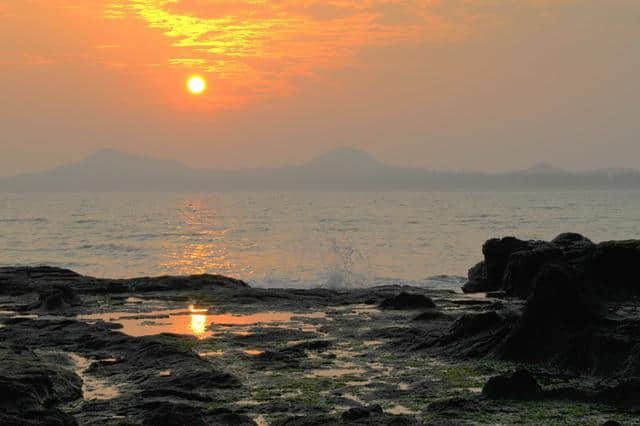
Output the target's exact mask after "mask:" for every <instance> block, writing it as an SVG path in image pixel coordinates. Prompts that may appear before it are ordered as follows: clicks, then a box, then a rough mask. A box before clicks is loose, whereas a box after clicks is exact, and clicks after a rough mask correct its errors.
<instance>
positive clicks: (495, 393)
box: [482, 370, 542, 399]
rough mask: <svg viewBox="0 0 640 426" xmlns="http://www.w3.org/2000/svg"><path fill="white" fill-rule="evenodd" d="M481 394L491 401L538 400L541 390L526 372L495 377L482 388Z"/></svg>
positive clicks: (520, 371) (521, 371) (519, 371)
mask: <svg viewBox="0 0 640 426" xmlns="http://www.w3.org/2000/svg"><path fill="white" fill-rule="evenodd" d="M482 394H483V395H484V396H486V397H487V398H491V399H539V398H540V397H541V395H542V388H541V387H540V385H539V384H538V382H536V380H535V379H534V378H533V376H532V375H531V373H529V372H528V371H527V370H518V371H516V372H514V373H513V374H504V375H500V376H495V377H492V378H490V379H489V381H488V382H487V383H486V384H485V385H484V387H483V388H482Z"/></svg>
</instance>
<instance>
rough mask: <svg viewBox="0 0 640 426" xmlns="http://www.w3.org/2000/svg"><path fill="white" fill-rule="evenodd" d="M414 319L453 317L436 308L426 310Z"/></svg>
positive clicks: (448, 319) (449, 318)
mask: <svg viewBox="0 0 640 426" xmlns="http://www.w3.org/2000/svg"><path fill="white" fill-rule="evenodd" d="M413 320H414V321H451V317H450V316H449V315H447V314H445V313H443V312H441V311H438V310H436V309H430V310H428V311H424V312H422V313H420V314H418V316H416V317H415V318H414V319H413Z"/></svg>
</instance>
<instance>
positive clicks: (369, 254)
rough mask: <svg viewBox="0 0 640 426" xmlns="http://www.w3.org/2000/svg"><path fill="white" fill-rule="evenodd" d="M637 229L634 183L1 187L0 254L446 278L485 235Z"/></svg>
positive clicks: (253, 278) (266, 282)
mask: <svg viewBox="0 0 640 426" xmlns="http://www.w3.org/2000/svg"><path fill="white" fill-rule="evenodd" d="M565 231H573V232H580V233H583V234H584V235H586V236H588V237H589V238H591V239H593V240H594V241H603V240H610V239H628V238H640V192H634V191H589V192H537V193H536V192H517V193H516V192H495V193H491V192H483V193H478V192H476V193H466V192H440V193H438V192H380V193H377V192H361V193H353V192H332V193H329V192H282V193H249V192H227V193H215V194H178V193H145V194H136V193H104V194H90V193H84V194H0V265H41V264H47V265H54V266H60V267H65V268H70V269H73V270H75V271H78V272H80V273H83V274H88V275H93V276H100V277H114V278H115V277H134V276H143V275H164V274H194V273H204V272H208V273H220V274H225V275H230V276H234V277H238V278H242V279H244V280H246V281H248V282H249V283H251V284H252V285H258V286H270V287H316V286H328V287H354V286H372V285H378V284H385V283H409V284H413V285H429V286H441V287H450V288H455V287H458V286H459V285H460V282H461V280H462V278H461V276H464V275H465V274H466V271H467V269H468V268H469V267H471V266H472V265H474V264H475V263H476V262H477V261H479V260H481V258H482V254H481V245H482V243H483V242H484V241H485V240H486V239H488V238H491V237H496V236H507V235H513V236H517V237H519V238H527V239H529V238H532V239H551V238H553V237H554V236H555V235H557V234H558V233H561V232H565Z"/></svg>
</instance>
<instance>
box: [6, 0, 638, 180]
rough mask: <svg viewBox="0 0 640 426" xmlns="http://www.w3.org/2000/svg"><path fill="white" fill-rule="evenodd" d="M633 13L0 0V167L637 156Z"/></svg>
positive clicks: (613, 161) (634, 163)
mask: <svg viewBox="0 0 640 426" xmlns="http://www.w3.org/2000/svg"><path fill="white" fill-rule="evenodd" d="M639 18H640V4H639V3H638V2H636V1H633V0H612V1H608V2H606V3H605V2H601V1H597V0H582V1H577V0H559V1H547V0H523V1H521V2H493V1H481V0H474V1H463V0H448V1H445V0H436V1H430V2H414V1H410V0H397V1H388V0H374V1H369V2H364V1H357V0H354V1H347V2H321V1H309V2H304V3H300V2H293V1H279V2H272V1H265V2H261V3H260V4H257V3H255V2H245V1H239V2H228V1H222V0H207V1H196V0H181V1H178V2H165V1H161V0H144V1H142V0H110V1H105V0H82V1H80V0H46V1H44V0H33V1H29V2H26V1H24V2H22V1H21V2H5V3H3V4H1V5H0V36H1V39H2V42H0V43H2V50H3V58H2V59H0V73H1V74H2V77H3V78H2V79H0V90H1V91H2V93H3V102H2V104H1V105H0V114H1V116H2V119H1V121H2V133H1V136H0V144H1V146H0V147H1V149H2V154H3V155H1V156H0V176H11V175H15V174H20V173H29V172H38V171H44V170H48V169H51V168H54V167H56V166H58V165H62V164H66V163H71V162H74V161H78V160H80V159H82V158H84V157H86V156H87V155H89V154H91V153H92V152H95V151H97V150H99V149H103V148H111V149H116V150H120V151H125V152H131V153H135V154H143V155H152V156H154V157H160V158H171V159H175V160H178V161H180V162H182V163H184V164H186V165H188V166H190V167H197V168H203V167H211V168H215V167H224V168H253V167H278V166H282V165H285V164H295V163H302V162H304V161H305V160H307V159H309V158H313V157H315V156H318V155H321V154H323V153H325V152H327V151H329V150H331V149H332V148H335V147H339V146H345V145H347V146H354V147H358V148H361V149H364V150H366V151H367V152H370V153H372V154H373V155H374V156H375V157H376V158H379V159H382V160H383V161H385V162H388V163H391V164H399V165H406V166H417V167H424V168H429V169H432V170H452V171H463V170H464V171H482V172H500V171H512V170H519V169H524V168H527V167H529V166H531V165H532V164H536V163H540V162H544V163H550V164H553V165H556V166H558V167H562V168H566V169H569V170H587V169H596V168H609V167H630V168H635V169H638V168H640V162H639V161H640V160H638V159H639V158H640V144H639V143H638V140H637V134H638V132H639V131H640V122H639V121H638V120H637V99H638V97H639V95H640V80H638V79H637V77H636V73H637V69H640V50H638V49H637V47H636V44H637V40H638V39H640V27H639V26H638V25H637V22H638V19H639ZM95 28H100V31H94V30H93V29H95ZM192 74H199V75H202V76H203V77H204V79H205V80H206V82H207V84H208V88H207V90H206V92H205V93H203V94H202V95H200V96H193V95H190V94H188V93H187V91H186V90H185V82H186V79H187V78H188V77H189V76H190V75H192Z"/></svg>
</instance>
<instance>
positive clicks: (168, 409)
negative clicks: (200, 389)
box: [142, 403, 207, 426]
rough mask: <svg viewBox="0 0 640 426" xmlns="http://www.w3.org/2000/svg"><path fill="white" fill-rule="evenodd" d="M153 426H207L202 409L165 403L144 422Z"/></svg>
mask: <svg viewBox="0 0 640 426" xmlns="http://www.w3.org/2000/svg"><path fill="white" fill-rule="evenodd" d="M142 424H144V425H153V426H183V425H194V426H207V423H206V422H205V421H204V412H203V410H202V409H201V408H197V407H193V406H191V405H187V404H177V403H163V404H159V405H158V407H157V408H155V409H154V410H153V411H151V412H150V413H149V414H148V415H147V416H146V417H145V419H144V421H143V422H142Z"/></svg>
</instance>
